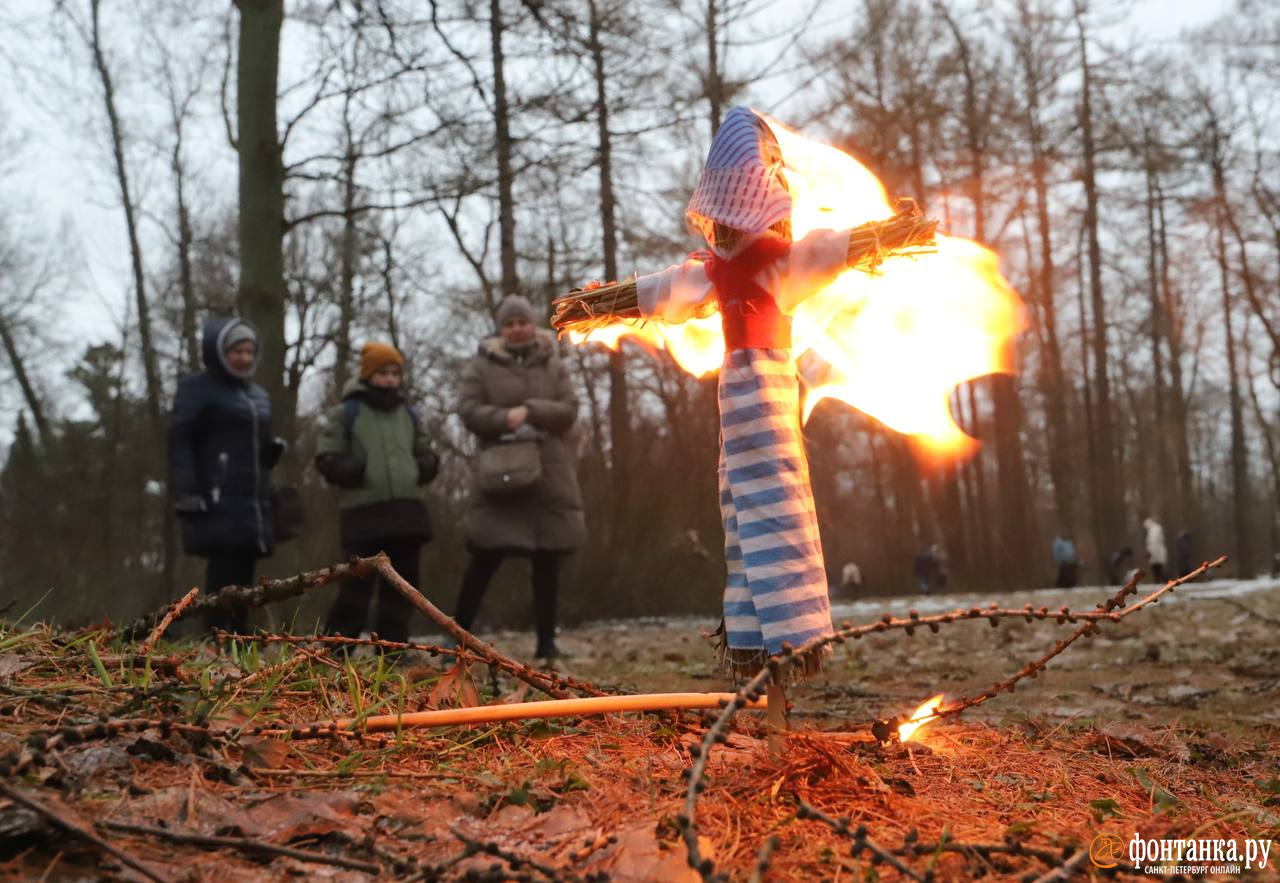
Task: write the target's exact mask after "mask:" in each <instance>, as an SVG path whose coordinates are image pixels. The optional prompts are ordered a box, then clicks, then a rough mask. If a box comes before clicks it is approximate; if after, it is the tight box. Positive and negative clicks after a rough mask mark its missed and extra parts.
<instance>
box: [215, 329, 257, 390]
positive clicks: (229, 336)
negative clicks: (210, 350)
mask: <svg viewBox="0 0 1280 883" xmlns="http://www.w3.org/2000/svg"><path fill="white" fill-rule="evenodd" d="M245 341H248V342H250V343H252V344H253V348H254V352H255V353H256V352H257V349H258V332H257V329H255V328H254V327H253V326H252V325H250V324H249V323H248V322H246V321H244V320H243V319H232V320H231V321H230V322H228V323H227V325H226V326H225V327H224V328H223V329H222V333H221V334H219V335H218V361H219V362H221V363H222V367H223V368H224V369H226V371H227V373H228V374H230V375H231V376H232V377H238V378H240V379H241V380H248V379H249V378H250V377H252V376H253V372H254V369H256V368H257V367H258V360H257V359H256V358H255V359H254V360H253V365H252V367H250V368H249V370H247V371H236V370H234V369H233V368H232V367H231V366H230V365H229V364H227V353H229V352H231V350H232V348H233V347H235V346H236V345H238V344H241V343H244V342H245Z"/></svg>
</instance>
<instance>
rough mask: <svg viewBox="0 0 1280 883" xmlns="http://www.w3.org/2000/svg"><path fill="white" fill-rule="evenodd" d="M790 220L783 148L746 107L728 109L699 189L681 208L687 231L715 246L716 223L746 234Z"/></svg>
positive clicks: (752, 233) (708, 156)
mask: <svg viewBox="0 0 1280 883" xmlns="http://www.w3.org/2000/svg"><path fill="white" fill-rule="evenodd" d="M790 217H791V193H790V191H788V190H787V184H786V179H785V178H784V177H783V175H782V150H781V148H779V146H778V139H777V138H776V137H775V136H774V134H773V131H772V130H771V129H770V128H769V124H768V123H766V122H765V121H764V119H763V118H762V117H761V116H760V115H759V114H757V113H756V112H755V111H753V110H752V109H751V108H749V107H743V106H741V105H739V106H738V107H734V108H732V109H731V110H730V111H729V112H728V113H727V114H726V115H725V118H724V121H723V122H722V123H721V124H720V128H719V129H718V130H717V131H716V135H715V137H714V138H713V139H712V140H711V150H710V151H709V152H708V154H707V162H706V165H705V166H704V167H703V169H702V177H701V178H700V179H699V180H698V187H697V189H696V190H694V191H693V196H692V197H691V198H690V200H689V206H688V208H686V209H685V221H686V223H687V224H688V226H689V229H690V231H691V232H694V233H700V234H702V235H703V236H704V237H705V238H706V239H707V241H708V242H714V240H713V238H712V235H711V233H712V229H713V227H714V225H715V224H720V225H722V226H725V227H730V228H732V229H734V230H737V231H740V232H742V233H745V234H748V235H754V234H759V233H763V232H764V231H765V230H768V229H769V228H770V227H772V226H774V225H775V224H777V223H778V222H780V221H785V220H788V219H789V218H790Z"/></svg>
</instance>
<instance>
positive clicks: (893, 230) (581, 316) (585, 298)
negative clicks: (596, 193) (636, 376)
mask: <svg viewBox="0 0 1280 883" xmlns="http://www.w3.org/2000/svg"><path fill="white" fill-rule="evenodd" d="M937 232H938V222H937V221H936V220H933V219H930V218H926V217H925V216H924V213H923V212H921V211H920V207H919V206H918V205H916V202H915V200H913V199H910V198H908V197H902V198H900V199H899V200H898V202H897V205H896V206H895V210H894V213H893V215H892V216H891V217H889V218H886V219H884V220H880V221H870V222H868V223H865V224H861V225H859V226H857V227H854V228H853V229H852V230H850V232H849V250H848V261H847V265H848V267H849V269H851V270H861V271H863V272H867V273H874V272H875V270H876V268H877V267H879V266H880V264H881V263H883V262H884V261H885V260H886V259H887V258H890V257H905V256H910V255H915V254H924V253H926V252H928V251H929V250H930V249H931V248H932V247H933V246H934V244H935V241H936V236H937ZM551 306H552V309H553V313H552V316H551V327H552V328H554V329H555V330H557V331H560V332H572V333H578V334H589V333H590V332H592V331H594V330H596V329H597V328H603V327H605V326H607V325H613V324H616V323H618V322H642V321H644V317H643V316H642V315H641V312H640V304H639V301H638V299H637V288H636V283H635V280H634V279H623V280H621V281H616V282H609V283H607V284H605V285H601V286H599V287H597V288H591V289H585V290H583V289H579V290H575V291H571V292H569V293H568V294H564V295H561V296H560V297H558V298H556V299H555V301H554V302H553V303H552V305H551Z"/></svg>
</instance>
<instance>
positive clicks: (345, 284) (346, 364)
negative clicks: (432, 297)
mask: <svg viewBox="0 0 1280 883" xmlns="http://www.w3.org/2000/svg"><path fill="white" fill-rule="evenodd" d="M350 102H351V93H350V92H349V91H348V93H347V96H346V101H345V102H344V104H343V107H342V122H343V135H344V141H345V145H344V146H345V148H346V150H345V151H344V153H345V155H344V156H343V160H342V243H341V245H340V247H339V263H340V266H341V274H340V279H339V284H338V333H337V336H336V339H335V341H334V346H335V354H334V365H333V378H334V386H335V387H336V389H335V392H336V393H337V395H338V397H339V398H341V396H342V390H343V389H344V388H345V387H346V385H347V378H348V377H349V375H350V371H351V325H352V323H353V322H354V321H355V312H356V307H355V279H356V236H357V233H358V230H357V225H356V211H355V205H356V165H357V164H358V161H359V160H358V157H357V156H356V145H355V144H354V143H353V142H354V137H353V135H352V133H351V116H350V109H351V108H350Z"/></svg>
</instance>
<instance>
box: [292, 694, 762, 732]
mask: <svg viewBox="0 0 1280 883" xmlns="http://www.w3.org/2000/svg"><path fill="white" fill-rule="evenodd" d="M731 701H733V694H732V693H638V694H635V695H630V696H587V697H584V698H581V699H550V700H547V701H545V702H512V703H509V704H507V705H478V706H475V707H474V708H443V709H440V710H438V711H412V712H409V713H407V714H379V715H372V716H370V717H367V718H365V720H364V726H363V728H362V729H363V730H364V732H368V733H378V732H383V731H386V730H394V729H396V728H397V727H460V726H466V725H468V724H490V723H495V722H497V721H512V720H532V719H534V718H545V717H570V716H573V715H587V714H609V713H611V712H622V711H664V710H667V709H676V708H719V707H720V703H722V702H731ZM743 707H744V708H760V709H763V708H768V707H769V706H768V704H767V703H766V701H765V700H764V699H757V700H756V701H755V702H748V703H747V704H746V705H745V706H743ZM335 724H336V725H337V728H338V729H339V730H350V729H352V728H353V727H355V726H356V721H355V719H354V718H341V719H339V720H336V721H333V722H331V723H330V722H324V723H318V724H317V725H318V726H319V727H321V728H322V729H331V728H332V727H333V726H334V725H335ZM301 729H306V727H305V726H304V727H302V728H301Z"/></svg>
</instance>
